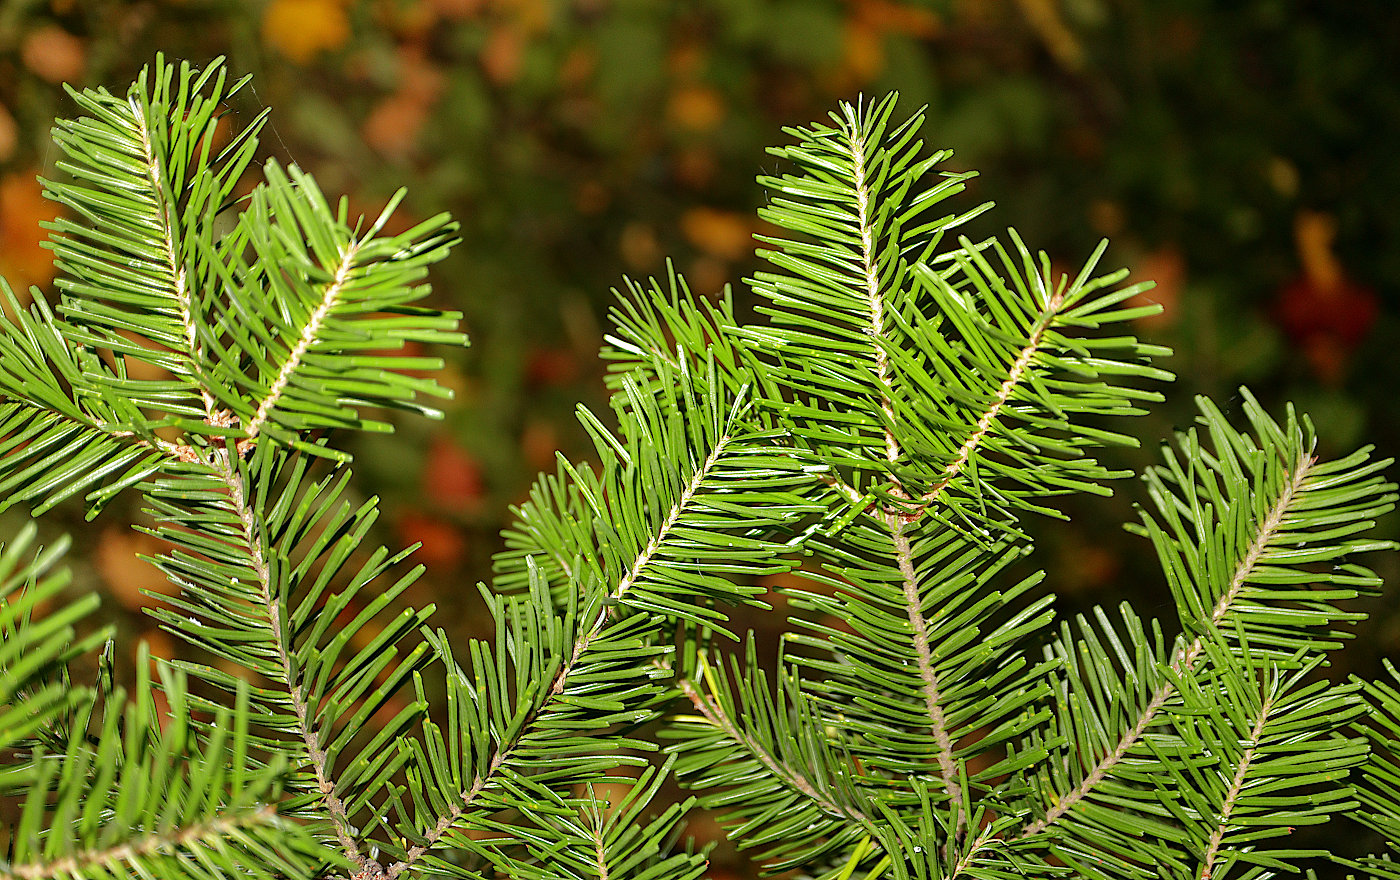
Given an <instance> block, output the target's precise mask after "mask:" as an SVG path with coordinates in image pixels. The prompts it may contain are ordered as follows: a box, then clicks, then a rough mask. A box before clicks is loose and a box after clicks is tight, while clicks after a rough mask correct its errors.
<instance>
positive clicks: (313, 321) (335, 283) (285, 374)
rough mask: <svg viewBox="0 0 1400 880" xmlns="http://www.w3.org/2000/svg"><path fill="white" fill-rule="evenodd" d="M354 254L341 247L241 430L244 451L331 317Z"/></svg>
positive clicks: (354, 248)
mask: <svg viewBox="0 0 1400 880" xmlns="http://www.w3.org/2000/svg"><path fill="white" fill-rule="evenodd" d="M358 251H359V244H358V243H357V242H352V243H351V244H350V246H349V247H347V248H345V253H344V256H343V257H341V260H340V265H339V266H337V267H336V269H335V274H334V275H332V277H331V280H330V282H329V283H328V284H327V285H326V286H325V291H324V292H323V293H322V294H321V301H320V303H319V304H318V305H317V306H316V308H315V309H313V310H312V312H311V314H310V315H308V316H307V319H306V323H305V324H303V325H302V328H301V332H300V333H299V334H298V335H297V338H296V342H295V344H293V345H292V347H291V350H290V351H288V352H287V355H286V357H285V358H284V359H283V361H282V366H281V368H279V369H278V371H277V375H276V377H275V378H273V380H272V384H271V385H269V386H268V389H267V393H266V395H264V396H263V398H262V399H261V400H260V401H258V405H257V410H256V411H255V412H254V414H253V418H252V420H250V421H249V422H248V425H247V427H246V428H245V429H244V431H245V434H246V436H245V437H244V439H243V440H242V441H240V443H239V445H240V446H241V447H245V448H246V445H250V444H251V443H252V442H253V441H254V440H256V439H257V436H258V432H259V431H260V430H262V426H263V424H264V423H265V422H266V421H267V418H268V416H269V415H270V414H271V413H272V409H273V407H275V406H277V402H278V401H279V400H280V399H281V397H282V393H283V392H284V391H286V389H287V383H288V382H290V381H291V380H292V376H293V375H294V374H295V373H296V371H297V368H298V367H300V366H301V361H302V358H304V357H305V356H306V352H307V350H308V349H309V348H311V346H312V344H313V343H315V342H316V341H317V338H318V334H319V333H320V332H321V325H322V324H324V323H325V321H326V319H327V318H328V317H329V316H330V314H331V310H332V309H334V308H335V307H336V305H337V304H338V302H339V299H340V294H341V291H342V290H343V289H344V287H345V282H346V280H347V279H348V278H349V276H350V270H351V269H353V268H354V266H355V255H356V253H357V252H358Z"/></svg>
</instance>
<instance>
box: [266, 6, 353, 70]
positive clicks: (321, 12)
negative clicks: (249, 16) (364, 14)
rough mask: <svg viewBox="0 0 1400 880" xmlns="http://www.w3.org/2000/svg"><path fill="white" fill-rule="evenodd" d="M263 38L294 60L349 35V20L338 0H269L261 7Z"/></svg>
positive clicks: (299, 61)
mask: <svg viewBox="0 0 1400 880" xmlns="http://www.w3.org/2000/svg"><path fill="white" fill-rule="evenodd" d="M262 36H263V40H264V41H265V42H266V43H267V44H268V45H269V46H271V47H273V48H274V49H276V50H277V51H279V52H281V53H282V54H283V55H285V56H287V58H289V59H291V60H292V61H294V62H296V63H297V64H305V63H307V62H308V61H310V60H311V59H312V58H315V57H316V55H317V54H319V53H320V52H323V51H326V50H327V49H338V48H340V47H341V46H343V45H345V42H346V41H347V40H348V39H350V20H349V19H348V18H347V17H346V15H345V8H344V6H343V5H342V4H341V3H340V2H338V0H272V3H270V4H269V5H268V7H267V9H265V10H264V11H263V20H262Z"/></svg>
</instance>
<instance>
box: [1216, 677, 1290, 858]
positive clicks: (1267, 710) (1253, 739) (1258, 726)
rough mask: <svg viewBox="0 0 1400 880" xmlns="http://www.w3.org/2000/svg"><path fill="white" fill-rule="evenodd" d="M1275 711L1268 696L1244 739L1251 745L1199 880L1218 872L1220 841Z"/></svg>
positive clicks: (1242, 758)
mask: <svg viewBox="0 0 1400 880" xmlns="http://www.w3.org/2000/svg"><path fill="white" fill-rule="evenodd" d="M1273 710H1274V699H1273V697H1272V696H1266V697H1265V699H1264V704H1263V705H1262V706H1260V708H1259V714H1258V715H1257V716H1256V717H1255V720H1254V727H1253V728H1252V729H1251V730H1250V731H1249V738H1248V739H1246V740H1245V742H1246V743H1248V745H1247V746H1245V750H1244V754H1243V755H1241V756H1240V760H1239V763H1238V764H1237V765H1236V767H1235V775H1234V778H1233V779H1231V780H1230V787H1229V788H1228V789H1226V790H1225V800H1224V802H1223V803H1222V804H1221V805H1220V812H1219V813H1218V814H1217V815H1216V817H1215V828H1214V829H1213V830H1212V831H1211V833H1210V839H1209V840H1208V841H1207V843H1206V849H1205V852H1204V853H1202V857H1201V872H1200V880H1210V878H1211V874H1212V872H1213V871H1214V870H1215V860H1216V858H1217V857H1218V856H1219V855H1220V845H1221V842H1222V841H1224V839H1225V835H1226V833H1227V832H1228V831H1229V829H1230V820H1231V818H1232V814H1233V813H1234V811H1235V801H1236V799H1238V798H1239V796H1240V792H1241V791H1242V790H1243V789H1244V786H1245V781H1246V780H1247V779H1248V778H1249V772H1250V770H1252V769H1253V766H1252V765H1253V764H1254V752H1255V749H1256V748H1257V744H1258V743H1259V741H1260V740H1261V739H1263V736H1264V729H1265V727H1267V725H1268V723H1269V721H1270V720H1271V718H1270V716H1271V715H1272V714H1273Z"/></svg>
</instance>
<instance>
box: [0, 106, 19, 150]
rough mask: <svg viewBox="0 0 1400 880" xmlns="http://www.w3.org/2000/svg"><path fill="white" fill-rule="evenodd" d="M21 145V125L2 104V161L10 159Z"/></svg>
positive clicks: (0, 147) (0, 126) (0, 148)
mask: <svg viewBox="0 0 1400 880" xmlns="http://www.w3.org/2000/svg"><path fill="white" fill-rule="evenodd" d="M17 146H19V126H18V125H16V124H15V118H14V117H13V116H11V115H10V111H9V109H8V108H6V107H5V105H4V104H0V162H6V161H9V159H10V157H11V156H13V155H14V154H15V147H17Z"/></svg>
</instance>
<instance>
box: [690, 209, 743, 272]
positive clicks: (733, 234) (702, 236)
mask: <svg viewBox="0 0 1400 880" xmlns="http://www.w3.org/2000/svg"><path fill="white" fill-rule="evenodd" d="M681 233H682V234H684V235H685V237H686V240H687V241H689V242H690V243H691V244H693V245H695V247H697V248H699V249H700V250H702V251H704V252H706V253H708V254H711V255H713V256H716V257H720V258H722V259H725V260H740V259H743V258H744V257H746V256H748V255H749V253H750V252H751V251H752V250H753V227H752V226H751V225H750V223H749V220H748V217H747V215H743V214H740V213H738V212H736V211H721V210H719V209H718V208H707V207H703V206H702V207H696V208H690V209H689V210H687V211H686V212H685V213H684V214H682V215H681Z"/></svg>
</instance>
